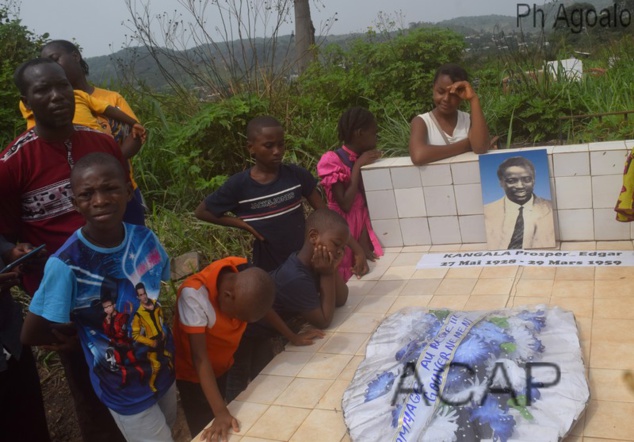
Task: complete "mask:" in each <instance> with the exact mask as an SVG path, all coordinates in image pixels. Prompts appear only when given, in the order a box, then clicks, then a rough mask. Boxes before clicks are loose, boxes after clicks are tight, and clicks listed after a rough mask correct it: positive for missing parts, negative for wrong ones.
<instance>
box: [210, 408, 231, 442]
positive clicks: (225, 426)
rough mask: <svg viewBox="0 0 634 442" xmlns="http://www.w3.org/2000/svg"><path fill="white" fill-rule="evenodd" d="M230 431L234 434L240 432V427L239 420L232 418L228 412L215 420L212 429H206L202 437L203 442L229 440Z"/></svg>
mask: <svg viewBox="0 0 634 442" xmlns="http://www.w3.org/2000/svg"><path fill="white" fill-rule="evenodd" d="M229 429H232V430H233V432H234V433H237V432H239V431H240V425H238V420H237V419H236V418H235V417H233V416H231V413H229V411H228V410H227V412H226V413H222V414H219V415H217V416H216V417H215V418H214V422H213V423H212V424H211V427H209V428H205V429H204V430H203V432H202V434H201V435H200V439H201V440H208V441H210V442H211V441H213V442H221V441H225V442H227V440H228V439H229Z"/></svg>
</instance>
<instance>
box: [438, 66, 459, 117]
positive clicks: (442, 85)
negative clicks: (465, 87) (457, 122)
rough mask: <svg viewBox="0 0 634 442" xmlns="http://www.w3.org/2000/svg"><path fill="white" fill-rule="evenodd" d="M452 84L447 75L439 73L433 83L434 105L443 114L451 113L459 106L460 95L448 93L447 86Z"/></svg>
mask: <svg viewBox="0 0 634 442" xmlns="http://www.w3.org/2000/svg"><path fill="white" fill-rule="evenodd" d="M452 84H453V81H452V80H451V77H449V75H440V76H439V77H438V79H437V80H436V82H435V83H434V105H435V106H436V109H438V111H439V112H440V113H441V114H443V115H453V114H455V113H456V111H457V110H458V106H460V101H462V100H460V97H458V95H456V94H450V93H449V86H451V85H452Z"/></svg>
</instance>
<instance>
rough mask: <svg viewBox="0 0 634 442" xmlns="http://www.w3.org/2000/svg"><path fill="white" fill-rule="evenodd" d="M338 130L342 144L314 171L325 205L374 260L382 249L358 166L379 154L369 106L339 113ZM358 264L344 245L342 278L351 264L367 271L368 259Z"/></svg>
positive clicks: (340, 266)
mask: <svg viewBox="0 0 634 442" xmlns="http://www.w3.org/2000/svg"><path fill="white" fill-rule="evenodd" d="M337 130H338V132H339V140H340V141H341V142H343V146H341V147H340V148H339V149H337V150H335V151H329V152H326V153H325V154H323V155H322V157H321V159H320V160H319V163H317V174H318V175H319V178H320V179H321V185H322V187H323V188H324V191H325V192H326V198H327V200H328V208H330V209H331V210H334V211H335V212H337V213H339V214H340V215H341V216H343V217H344V218H345V219H346V221H348V226H349V228H350V234H351V235H352V237H353V238H354V239H355V240H356V241H358V243H359V245H360V246H361V248H362V249H363V252H364V254H365V259H366V260H368V259H369V260H370V261H375V260H376V259H377V258H378V257H379V256H382V255H383V249H382V248H381V244H380V243H379V240H378V238H377V237H376V235H375V233H374V231H373V230H372V225H371V224H370V215H369V213H368V206H367V204H366V201H365V192H364V190H363V181H362V179H361V167H362V166H365V165H367V164H372V163H373V162H374V161H376V160H377V159H378V158H380V156H381V153H380V152H379V151H378V150H376V132H377V124H376V119H375V118H374V115H372V112H370V111H369V110H367V109H364V108H362V107H353V108H350V109H348V110H347V111H346V112H344V114H343V115H342V116H341V118H340V119H339V124H338V126H337ZM361 259H363V256H361ZM355 264H356V265H355ZM359 264H361V263H355V256H354V254H353V252H352V250H351V249H350V248H347V249H346V252H345V254H344V257H343V259H342V261H341V263H340V264H339V273H340V274H341V276H342V278H343V280H344V281H348V280H349V279H350V277H351V276H352V274H353V273H354V271H353V269H354V268H356V269H359V268H362V269H363V271H361V272H359V271H357V277H358V278H360V277H361V276H363V274H365V273H367V271H368V270H367V269H368V265H367V262H363V263H362V265H359ZM360 273H361V274H360Z"/></svg>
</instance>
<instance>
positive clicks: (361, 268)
mask: <svg viewBox="0 0 634 442" xmlns="http://www.w3.org/2000/svg"><path fill="white" fill-rule="evenodd" d="M369 271H370V267H368V261H367V260H366V259H365V253H355V254H354V266H353V267H352V274H353V275H357V279H361V277H362V276H364V275H367V274H368V272H369Z"/></svg>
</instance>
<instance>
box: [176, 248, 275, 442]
mask: <svg viewBox="0 0 634 442" xmlns="http://www.w3.org/2000/svg"><path fill="white" fill-rule="evenodd" d="M246 267H247V260H246V259H245V258H238V257H228V258H224V259H221V260H218V261H215V262H213V263H211V264H210V265H209V266H207V267H206V268H204V269H203V270H202V271H200V272H199V273H196V274H194V275H192V276H190V277H189V278H187V279H186V280H185V282H183V284H182V285H181V286H180V288H179V289H178V294H177V304H178V309H177V313H176V317H175V319H174V337H175V341H176V378H177V381H176V383H177V385H178V390H179V392H180V397H181V403H182V405H183V410H184V411H185V417H186V419H187V424H188V426H189V430H190V432H191V434H192V436H195V435H196V434H198V433H199V432H200V431H202V430H203V429H204V431H203V433H202V435H201V439H202V440H209V441H211V440H214V441H220V440H226V439H227V438H228V432H229V430H230V429H232V430H233V431H235V432H238V431H240V428H239V425H238V421H237V420H236V418H234V417H233V416H232V415H231V413H230V412H229V410H228V409H227V406H226V404H225V399H224V398H225V383H226V373H227V371H228V370H229V368H230V367H231V365H232V364H233V354H234V353H235V351H236V349H237V348H238V344H239V343H240V339H241V338H242V334H243V333H244V330H245V328H246V326H247V323H248V322H255V321H258V320H260V319H261V318H262V317H263V316H264V315H265V314H266V313H267V312H268V311H269V310H270V309H271V305H272V304H273V299H274V297H275V285H274V283H273V280H272V279H271V277H270V276H269V274H268V273H266V272H265V271H264V270H262V269H260V268H257V267H251V268H246ZM214 418H215V420H214V422H213V423H212V425H211V426H210V427H209V428H206V429H205V427H206V426H207V424H208V423H209V422H211V420H212V419H214Z"/></svg>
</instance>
